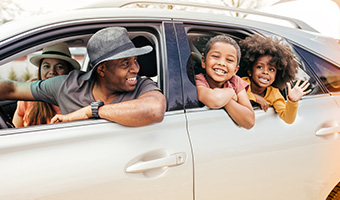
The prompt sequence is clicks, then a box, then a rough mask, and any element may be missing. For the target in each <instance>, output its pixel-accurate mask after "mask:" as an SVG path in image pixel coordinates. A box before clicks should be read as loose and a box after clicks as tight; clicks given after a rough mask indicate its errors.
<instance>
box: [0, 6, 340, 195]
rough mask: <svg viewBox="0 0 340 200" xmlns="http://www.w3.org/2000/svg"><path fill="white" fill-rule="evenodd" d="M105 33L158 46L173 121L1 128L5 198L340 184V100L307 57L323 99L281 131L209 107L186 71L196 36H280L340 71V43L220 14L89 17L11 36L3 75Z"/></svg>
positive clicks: (8, 32) (309, 189) (255, 191)
mask: <svg viewBox="0 0 340 200" xmlns="http://www.w3.org/2000/svg"><path fill="white" fill-rule="evenodd" d="M107 26H124V27H126V28H127V29H128V31H129V34H132V35H136V34H138V33H140V32H146V33H148V34H150V35H152V37H154V39H155V43H156V44H155V49H156V51H157V53H156V55H157V70H158V74H157V83H158V85H159V87H160V88H161V89H162V92H163V94H164V95H165V97H166V99H167V112H166V114H165V117H164V120H163V121H162V122H160V123H156V124H153V125H149V126H144V127H124V126H121V125H118V124H116V123H114V122H108V121H106V120H92V119H90V120H84V121H77V122H67V123H60V124H53V125H38V126H31V127H26V128H17V129H2V130H0V177H1V180H4V184H2V186H1V189H0V199H179V200H181V199H183V200H184V199H186V200H187V199H195V200H201V199H241V200H244V199H259V200H264V199H273V198H274V199H284V200H286V199H298V200H304V199H306V200H313V199H316V200H321V199H325V198H326V197H327V195H328V194H329V193H330V192H331V191H332V189H333V188H334V186H335V185H337V184H338V183H339V181H340V171H339V169H340V160H339V159H337V158H338V157H339V156H338V153H339V152H340V136H339V133H338V132H340V131H338V130H339V129H338V126H339V125H340V112H339V111H340V91H335V92H330V91H328V90H327V87H326V86H325V85H324V82H323V81H322V80H321V77H319V75H317V73H315V66H314V65H313V63H310V62H311V61H310V59H308V58H306V59H302V60H303V61H302V63H303V64H304V66H305V67H306V69H304V70H305V71H306V72H305V73H307V74H308V76H310V77H311V78H312V79H313V80H315V82H316V83H315V84H316V85H318V86H319V87H320V88H321V89H320V92H318V93H317V94H311V95H307V96H305V97H303V98H302V99H301V101H300V103H299V109H298V115H297V118H296V121H295V122H294V123H293V124H291V125H289V124H286V123H284V122H283V121H282V120H281V119H280V118H279V117H278V115H277V114H276V113H275V111H274V109H273V108H269V110H268V111H267V112H264V111H262V110H259V109H255V116H256V117H255V126H254V127H253V128H252V129H250V130H246V129H244V128H240V127H239V126H237V125H235V123H234V122H233V121H232V119H231V118H230V117H229V116H228V114H227V113H226V112H225V110H223V109H208V108H206V107H201V105H200V103H199V102H198V99H197V90H196V86H195V80H194V73H193V72H192V71H190V70H191V69H189V68H188V63H190V61H191V60H190V55H191V49H190V48H191V47H190V45H189V42H188V30H189V31H190V28H192V27H194V28H197V27H203V28H202V30H203V31H204V30H206V31H209V30H215V31H217V30H221V32H223V31H225V32H227V30H242V31H246V32H247V34H248V33H249V34H250V33H260V34H263V35H267V34H269V35H271V34H273V35H275V36H281V37H283V38H284V39H285V40H287V41H288V42H289V44H293V45H295V46H298V47H299V48H301V49H303V50H304V51H306V52H308V54H310V55H311V56H312V57H313V56H315V57H318V58H319V59H322V60H324V61H326V62H329V63H331V64H333V65H334V66H335V68H339V66H340V57H339V53H340V45H339V44H338V43H337V42H336V40H335V39H333V38H329V37H324V36H322V35H320V34H318V33H315V32H310V31H304V30H296V29H294V28H288V27H283V26H279V25H275V24H270V23H265V22H258V21H252V20H249V19H241V18H235V17H230V16H225V17H224V16H221V15H215V14H211V13H197V12H190V11H179V10H170V11H169V10H162V9H159V10H155V9H153V10H152V11H151V10H149V9H131V8H123V9H118V8H104V9H80V10H76V11H69V12H65V13H59V14H50V15H47V16H45V17H44V18H42V17H40V16H39V17H36V18H33V19H30V21H28V22H24V21H21V22H18V23H16V22H13V23H8V24H5V25H4V26H2V27H1V29H0V65H2V64H5V63H7V62H9V61H11V60H13V59H16V58H19V57H21V56H23V55H25V54H27V53H32V52H34V51H37V50H40V49H41V48H42V47H44V46H48V45H50V44H53V43H56V42H61V41H70V40H73V39H77V37H78V36H79V37H80V36H82V37H83V38H89V37H90V36H91V35H92V34H93V33H94V32H95V31H97V30H99V29H101V28H103V27H107ZM85 43H86V41H85ZM297 56H298V57H299V55H297ZM300 56H301V55H300ZM86 64H87V63H86V62H85V63H84V65H83V68H82V69H83V70H87V65H86ZM321 75H322V74H321Z"/></svg>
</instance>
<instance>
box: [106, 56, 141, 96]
mask: <svg viewBox="0 0 340 200" xmlns="http://www.w3.org/2000/svg"><path fill="white" fill-rule="evenodd" d="M104 64H105V66H106V70H105V76H104V78H105V80H106V83H107V84H106V88H108V89H109V90H110V91H112V92H128V91H132V90H134V89H135V87H136V84H137V73H138V72H139V64H138V62H137V57H135V56H134V57H128V58H122V59H117V60H110V61H107V62H105V63H104Z"/></svg>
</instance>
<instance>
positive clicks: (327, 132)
mask: <svg viewBox="0 0 340 200" xmlns="http://www.w3.org/2000/svg"><path fill="white" fill-rule="evenodd" d="M339 132H340V126H335V127H327V128H320V129H319V130H318V131H317V132H316V133H315V134H316V135H317V136H326V135H332V134H336V133H338V134H339Z"/></svg>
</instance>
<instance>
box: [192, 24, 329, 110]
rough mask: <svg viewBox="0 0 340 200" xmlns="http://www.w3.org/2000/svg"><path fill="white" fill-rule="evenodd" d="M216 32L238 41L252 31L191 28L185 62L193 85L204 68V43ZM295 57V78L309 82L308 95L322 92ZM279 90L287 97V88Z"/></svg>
mask: <svg viewBox="0 0 340 200" xmlns="http://www.w3.org/2000/svg"><path fill="white" fill-rule="evenodd" d="M218 34H227V35H228V36H230V37H231V38H233V39H234V40H236V41H237V42H238V41H240V40H242V39H244V38H246V37H247V36H249V35H251V34H254V33H250V32H246V31H242V30H232V31H231V30H228V32H227V33H226V32H220V31H207V30H191V31H190V32H188V40H189V45H190V49H191V55H190V58H189V60H188V63H187V73H188V76H189V79H190V81H191V82H192V83H193V84H195V85H196V81H195V78H194V76H195V75H196V74H200V73H204V72H205V71H204V69H203V68H202V67H201V57H202V55H203V52H204V47H205V44H206V43H207V42H208V41H209V39H210V38H211V37H214V36H215V35H218ZM293 51H294V50H293ZM295 54H296V53H295ZM296 59H297V61H298V62H299V63H300V68H299V69H298V73H297V76H296V77H297V79H298V78H300V77H302V79H303V81H309V82H310V86H309V89H312V92H311V93H309V94H308V95H311V94H319V93H322V90H321V88H320V86H319V84H318V83H317V81H316V80H315V79H314V78H313V77H311V76H309V75H308V74H307V70H306V66H305V64H304V62H302V61H301V59H300V58H299V57H298V56H296ZM237 75H238V76H240V77H243V76H244V75H245V74H244V72H242V70H239V71H238V72H237ZM295 83H296V81H292V82H291V84H292V86H294V85H295ZM280 92H281V94H282V95H283V97H284V98H285V99H287V96H288V90H287V88H285V89H283V90H280ZM201 106H204V105H203V104H201ZM253 107H254V109H257V108H258V105H257V104H256V103H255V104H253Z"/></svg>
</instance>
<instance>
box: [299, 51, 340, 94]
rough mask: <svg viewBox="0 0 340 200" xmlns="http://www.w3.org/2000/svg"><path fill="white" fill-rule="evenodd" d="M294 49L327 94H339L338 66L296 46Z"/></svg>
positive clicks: (339, 78) (339, 77)
mask: <svg viewBox="0 0 340 200" xmlns="http://www.w3.org/2000/svg"><path fill="white" fill-rule="evenodd" d="M295 49H296V50H297V51H298V52H299V53H300V54H301V57H303V58H304V60H305V62H306V63H307V64H308V65H309V66H310V67H311V68H312V69H313V71H314V72H315V73H316V75H317V76H318V77H319V81H320V82H321V83H322V84H323V85H324V86H325V88H326V89H327V91H328V92H340V68H339V67H340V66H336V65H334V64H331V63H330V62H327V61H325V60H323V59H321V58H320V57H318V56H316V55H314V54H312V53H310V52H308V51H306V50H304V49H302V48H300V47H298V46H296V47H295Z"/></svg>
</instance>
